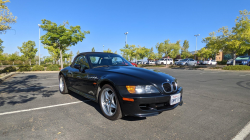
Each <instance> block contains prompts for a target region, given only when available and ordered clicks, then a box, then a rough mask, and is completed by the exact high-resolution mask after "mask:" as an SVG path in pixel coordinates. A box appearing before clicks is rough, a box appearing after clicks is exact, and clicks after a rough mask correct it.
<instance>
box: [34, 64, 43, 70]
mask: <svg viewBox="0 0 250 140" xmlns="http://www.w3.org/2000/svg"><path fill="white" fill-rule="evenodd" d="M32 71H44V68H43V66H39V65H35V66H34V67H33V68H32Z"/></svg>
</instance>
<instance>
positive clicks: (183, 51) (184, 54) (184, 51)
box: [181, 40, 191, 59]
mask: <svg viewBox="0 0 250 140" xmlns="http://www.w3.org/2000/svg"><path fill="white" fill-rule="evenodd" d="M188 48H189V42H188V41H187V40H184V43H183V46H182V48H181V58H182V59H185V58H187V57H189V56H190V55H191V54H190V52H189V51H188Z"/></svg>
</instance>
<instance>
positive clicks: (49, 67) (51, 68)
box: [0, 65, 60, 75]
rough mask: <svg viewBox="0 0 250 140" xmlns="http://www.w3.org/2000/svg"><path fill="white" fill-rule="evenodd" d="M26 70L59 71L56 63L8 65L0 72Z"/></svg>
mask: <svg viewBox="0 0 250 140" xmlns="http://www.w3.org/2000/svg"><path fill="white" fill-rule="evenodd" d="M17 71H18V72H27V71H60V68H59V66H58V65H46V67H44V66H43V65H40V66H39V65H34V66H30V65H19V66H16V67H15V66H9V67H6V68H4V69H2V70H0V74H3V75H4V74H8V73H10V72H17Z"/></svg>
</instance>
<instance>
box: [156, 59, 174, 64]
mask: <svg viewBox="0 0 250 140" xmlns="http://www.w3.org/2000/svg"><path fill="white" fill-rule="evenodd" d="M157 64H162V65H163V64H164V65H166V64H167V65H173V64H174V61H173V59H172V58H161V59H160V60H158V61H157Z"/></svg>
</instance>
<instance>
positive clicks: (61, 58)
mask: <svg viewBox="0 0 250 140" xmlns="http://www.w3.org/2000/svg"><path fill="white" fill-rule="evenodd" d="M59 49H60V61H61V69H63V60H62V50H61V47H60V45H59Z"/></svg>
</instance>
